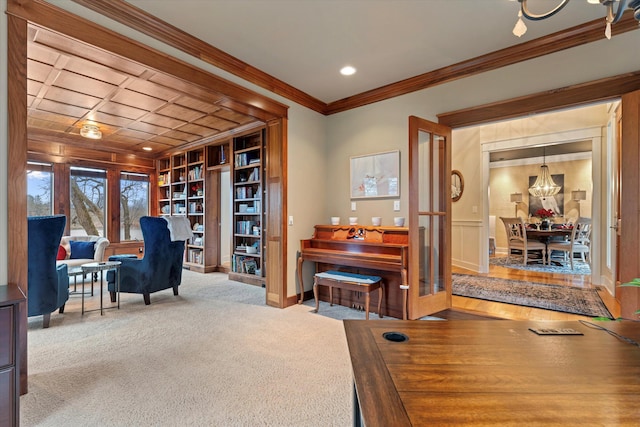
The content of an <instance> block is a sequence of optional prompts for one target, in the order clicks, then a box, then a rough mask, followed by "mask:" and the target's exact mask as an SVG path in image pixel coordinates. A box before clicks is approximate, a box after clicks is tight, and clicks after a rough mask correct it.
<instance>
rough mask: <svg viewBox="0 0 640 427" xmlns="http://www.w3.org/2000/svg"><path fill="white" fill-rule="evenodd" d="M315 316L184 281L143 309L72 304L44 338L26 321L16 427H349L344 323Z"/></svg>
mask: <svg viewBox="0 0 640 427" xmlns="http://www.w3.org/2000/svg"><path fill="white" fill-rule="evenodd" d="M98 301H99V299H98V297H93V298H91V299H90V301H89V303H90V304H89V305H90V307H88V308H95V306H96V304H98ZM105 301H106V302H105V303H106V304H108V305H110V302H108V297H107V298H106V299H105ZM326 307H329V306H328V304H326V303H322V305H321V308H320V311H321V313H322V312H323V311H325V312H327V313H328V312H329V310H328V308H326ZM331 309H332V310H331V311H335V310H336V309H339V308H336V309H334V308H333V307H331ZM341 309H342V310H344V312H345V313H348V314H349V315H350V316H362V318H364V313H363V312H358V311H356V310H350V309H348V308H346V307H342V308H341ZM321 313H320V314H315V313H312V312H311V307H309V306H308V305H296V306H293V307H289V308H287V309H284V310H282V309H278V308H273V307H269V306H266V305H265V290H264V289H263V288H259V287H255V286H251V285H245V284H240V283H237V282H231V281H229V280H227V276H226V275H224V274H219V273H211V274H206V275H204V274H198V273H193V272H190V271H187V270H185V271H184V276H183V284H182V285H181V286H180V295H179V296H174V295H173V293H172V291H171V290H170V289H169V290H166V291H162V292H157V293H154V294H152V295H151V305H149V306H145V305H144V302H143V300H142V296H141V295H135V294H122V301H121V308H120V310H115V309H112V310H108V311H105V314H104V316H100V313H99V312H91V313H88V314H85V315H84V316H81V315H80V297H79V296H73V297H72V298H71V299H70V301H69V302H68V304H67V307H66V310H65V313H64V314H62V315H60V314H57V313H55V314H53V315H52V316H51V327H50V328H49V329H42V320H41V319H42V318H41V317H35V318H32V319H29V324H28V346H29V393H28V394H26V395H24V396H22V397H21V408H20V409H21V410H20V413H21V425H22V426H24V427H28V426H178V425H180V426H350V425H352V412H351V411H352V377H351V366H350V362H349V354H348V350H347V345H346V339H345V334H344V329H343V325H342V321H341V320H338V319H335V318H332V317H328V316H324V315H322V314H321ZM336 317H339V316H336ZM373 317H375V318H377V315H375V316H372V318H373ZM358 318H359V317H358Z"/></svg>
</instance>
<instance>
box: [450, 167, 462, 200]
mask: <svg viewBox="0 0 640 427" xmlns="http://www.w3.org/2000/svg"><path fill="white" fill-rule="evenodd" d="M463 191H464V178H463V177H462V173H460V171H457V170H452V171H451V201H452V202H457V201H458V200H460V197H462V192H463Z"/></svg>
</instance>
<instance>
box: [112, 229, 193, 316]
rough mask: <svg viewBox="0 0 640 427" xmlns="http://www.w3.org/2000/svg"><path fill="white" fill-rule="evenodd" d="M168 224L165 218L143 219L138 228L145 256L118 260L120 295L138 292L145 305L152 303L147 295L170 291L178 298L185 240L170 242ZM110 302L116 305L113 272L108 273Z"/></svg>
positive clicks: (119, 258)
mask: <svg viewBox="0 0 640 427" xmlns="http://www.w3.org/2000/svg"><path fill="white" fill-rule="evenodd" d="M167 224H168V223H167V221H166V220H165V219H164V218H158V217H150V216H143V217H142V218H140V229H141V230H142V237H143V239H144V257H143V258H142V259H138V258H126V257H118V258H117V260H118V261H120V262H121V265H120V292H129V293H138V294H142V296H143V297H144V303H145V304H146V305H149V304H150V303H151V298H150V294H151V293H153V292H157V291H161V290H163V289H169V288H173V294H174V295H178V286H179V285H180V282H181V280H182V261H183V258H184V240H178V241H172V240H171V235H170V232H169V228H168V225H167ZM107 282H108V288H109V292H110V295H111V301H114V302H115V299H116V294H115V290H116V289H115V272H114V271H113V270H112V271H109V272H108V273H107Z"/></svg>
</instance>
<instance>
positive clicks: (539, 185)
mask: <svg viewBox="0 0 640 427" xmlns="http://www.w3.org/2000/svg"><path fill="white" fill-rule="evenodd" d="M542 150H543V151H542V166H540V173H539V174H538V178H537V179H536V182H534V183H533V185H532V186H531V187H530V188H529V194H531V195H532V196H534V197H552V196H555V195H556V194H558V193H559V192H560V186H559V185H558V184H556V183H555V182H553V178H551V173H550V172H549V166H547V164H546V162H545V160H546V155H545V154H546V153H545V150H544V148H543V149H542Z"/></svg>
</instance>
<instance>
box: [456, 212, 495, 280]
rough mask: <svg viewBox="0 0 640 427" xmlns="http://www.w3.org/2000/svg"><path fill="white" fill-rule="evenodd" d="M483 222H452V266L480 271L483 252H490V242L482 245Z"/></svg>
mask: <svg viewBox="0 0 640 427" xmlns="http://www.w3.org/2000/svg"><path fill="white" fill-rule="evenodd" d="M481 232H482V221H455V220H454V221H452V223H451V264H452V265H454V266H456V267H461V268H466V269H469V270H472V271H476V272H481V271H480V260H481V256H482V251H487V253H488V252H489V241H487V242H485V244H483V245H481V247H479V246H480V245H479V244H478V242H480V235H481Z"/></svg>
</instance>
